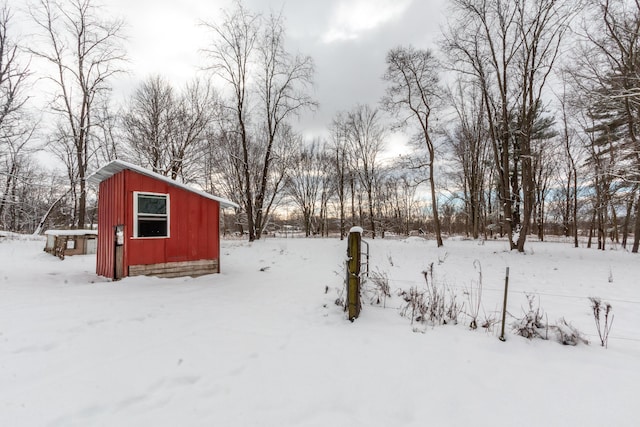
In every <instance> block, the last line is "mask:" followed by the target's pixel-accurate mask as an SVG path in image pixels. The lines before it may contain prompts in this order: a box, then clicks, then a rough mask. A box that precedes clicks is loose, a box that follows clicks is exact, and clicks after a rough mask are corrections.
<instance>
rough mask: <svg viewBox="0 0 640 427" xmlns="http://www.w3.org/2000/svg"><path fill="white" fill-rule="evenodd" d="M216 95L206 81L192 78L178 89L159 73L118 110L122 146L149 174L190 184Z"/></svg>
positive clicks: (193, 178)
mask: <svg viewBox="0 0 640 427" xmlns="http://www.w3.org/2000/svg"><path fill="white" fill-rule="evenodd" d="M217 103H218V99H217V94H216V92H215V91H214V90H213V88H212V87H211V85H210V83H209V82H205V81H202V80H199V79H195V80H193V81H191V82H190V83H188V84H187V85H186V86H185V87H184V89H183V90H182V92H177V91H176V90H175V89H174V88H173V87H172V86H171V84H170V83H169V82H168V81H167V80H166V79H163V78H162V77H160V76H152V77H150V78H148V79H147V80H146V81H145V82H143V83H142V84H141V85H140V87H139V88H138V89H137V90H136V91H135V93H134V94H133V97H132V99H131V102H130V105H129V107H128V108H127V110H126V111H125V113H124V114H123V120H122V121H123V125H124V129H125V137H126V140H127V142H128V146H129V147H130V149H131V151H132V156H133V157H135V158H136V160H137V162H138V163H140V164H142V165H145V166H147V167H150V168H151V169H152V170H153V171H154V172H157V173H159V174H161V175H165V176H168V177H170V178H171V179H174V180H175V179H178V178H180V179H181V180H182V181H183V182H190V181H193V180H195V179H196V178H197V176H198V175H199V174H200V172H199V169H198V167H197V165H198V164H199V162H198V160H199V159H200V157H201V156H200V154H201V152H202V151H203V149H204V146H205V143H206V141H207V136H208V132H209V130H210V128H211V127H212V126H213V124H214V120H215V119H216V117H215V116H216V114H217V111H218V108H217Z"/></svg>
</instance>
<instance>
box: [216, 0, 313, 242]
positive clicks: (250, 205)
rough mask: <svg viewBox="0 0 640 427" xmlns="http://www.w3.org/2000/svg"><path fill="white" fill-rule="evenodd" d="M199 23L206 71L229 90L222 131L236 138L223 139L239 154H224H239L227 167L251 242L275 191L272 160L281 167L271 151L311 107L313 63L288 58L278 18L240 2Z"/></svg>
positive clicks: (303, 58) (286, 139)
mask: <svg viewBox="0 0 640 427" xmlns="http://www.w3.org/2000/svg"><path fill="white" fill-rule="evenodd" d="M205 25H206V27H207V28H208V29H209V30H210V31H211V32H212V33H213V36H214V40H213V41H212V42H211V43H210V45H209V47H208V48H207V49H204V53H205V55H206V56H207V57H208V60H209V67H208V68H209V69H210V70H212V71H213V72H214V73H215V75H217V76H218V77H219V78H221V79H222V80H223V81H224V82H225V83H226V84H227V87H228V89H230V92H231V97H230V100H229V105H228V109H229V111H230V113H231V114H230V115H229V117H230V118H231V121H230V122H228V125H229V126H228V127H227V129H226V130H225V132H226V133H237V137H226V138H225V141H226V142H229V143H237V144H239V146H240V150H231V151H230V152H231V153H237V154H239V155H240V158H237V159H234V160H233V161H232V163H233V162H235V163H237V164H238V166H240V167H241V169H242V182H241V187H240V188H241V189H242V194H243V203H242V206H243V207H244V210H245V212H246V216H247V228H248V230H247V231H248V233H249V240H251V241H252V240H254V239H259V238H260V236H261V233H262V230H263V229H264V227H265V226H266V224H267V223H268V220H269V218H268V215H269V211H270V207H271V206H273V202H274V201H275V200H276V193H277V190H279V187H274V185H280V184H281V183H282V180H281V179H277V177H278V176H281V175H280V174H279V173H278V172H277V171H276V173H275V176H274V174H273V173H272V172H274V171H273V169H274V168H276V169H277V167H278V166H275V165H274V163H275V162H276V161H278V160H280V161H279V165H282V164H285V163H286V162H283V161H282V160H283V158H282V155H284V154H286V153H285V152H283V151H282V150H281V148H279V147H277V145H278V144H280V143H282V144H285V143H287V142H290V141H291V138H290V137H289V135H290V133H289V132H288V131H286V130H285V129H283V128H284V127H285V125H286V122H287V120H288V119H290V118H291V117H293V116H295V115H296V114H298V113H299V112H301V111H302V110H304V109H307V108H314V107H315V103H314V101H313V100H312V99H311V98H310V97H309V96H308V95H307V90H308V88H309V85H310V84H311V79H312V76H313V62H312V60H311V58H310V57H308V56H303V55H291V54H290V53H289V52H287V51H286V50H285V48H284V36H285V28H284V22H283V18H282V16H280V15H272V16H270V17H269V18H268V19H264V18H263V17H262V16H261V15H258V14H255V13H252V12H251V11H249V10H247V9H246V8H245V7H244V6H243V4H242V3H241V2H240V1H238V2H236V4H235V7H234V9H233V10H232V11H231V12H225V14H224V16H223V19H222V22H220V23H209V24H205ZM254 84H255V85H254ZM252 95H253V96H252ZM252 130H253V132H252ZM238 151H239V153H238ZM278 153H280V154H279V155H278ZM232 155H236V154H232ZM278 157H279V159H278Z"/></svg>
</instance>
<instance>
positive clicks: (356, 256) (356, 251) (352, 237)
mask: <svg viewBox="0 0 640 427" xmlns="http://www.w3.org/2000/svg"><path fill="white" fill-rule="evenodd" d="M361 240H362V228H360V227H352V228H351V230H349V238H348V240H347V278H348V279H347V311H348V316H349V320H351V321H352V322H353V321H354V320H355V319H357V318H358V316H359V315H360V252H361V251H360V246H361Z"/></svg>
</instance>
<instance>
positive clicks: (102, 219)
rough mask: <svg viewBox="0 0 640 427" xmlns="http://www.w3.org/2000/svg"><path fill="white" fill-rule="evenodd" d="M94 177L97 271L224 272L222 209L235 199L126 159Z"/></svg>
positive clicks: (129, 273)
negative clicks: (97, 235)
mask: <svg viewBox="0 0 640 427" xmlns="http://www.w3.org/2000/svg"><path fill="white" fill-rule="evenodd" d="M88 181H89V182H90V183H92V184H98V185H99V193H98V233H99V236H100V239H99V240H98V250H97V256H96V273H98V274H99V275H101V276H106V277H110V278H113V279H116V280H117V279H120V278H122V277H126V276H136V275H153V276H161V277H178V276H199V275H202V274H210V273H217V272H219V271H220V233H219V228H220V208H221V207H222V208H224V207H237V205H236V204H235V203H233V202H230V201H228V200H224V199H221V198H219V197H215V196H212V195H211V194H208V193H205V192H203V191H198V190H195V189H193V188H191V187H189V186H187V185H184V184H181V183H179V182H176V181H173V180H171V179H169V178H167V177H165V176H162V175H159V174H157V173H154V172H151V171H149V170H147V169H144V168H142V167H140V166H136V165H133V164H131V163H127V162H124V161H121V160H114V161H112V162H111V163H109V164H107V165H106V166H104V167H102V168H101V169H99V170H98V171H97V172H95V173H94V174H93V175H91V176H90V177H89V178H88Z"/></svg>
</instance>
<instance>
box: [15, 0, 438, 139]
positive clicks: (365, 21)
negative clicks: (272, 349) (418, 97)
mask: <svg viewBox="0 0 640 427" xmlns="http://www.w3.org/2000/svg"><path fill="white" fill-rule="evenodd" d="M23 1H24V0H10V2H13V3H15V4H19V3H22V2H23ZM96 1H100V0H96ZM16 2H17V3H16ZM102 3H103V4H104V5H105V6H106V7H107V9H108V11H109V13H110V14H113V15H115V16H122V17H123V18H124V19H125V20H126V22H127V25H128V27H127V36H128V43H127V51H128V56H129V58H130V61H131V62H130V68H131V73H130V74H129V76H127V77H123V78H121V79H120V80H119V81H118V82H117V83H116V84H117V89H118V93H120V94H121V95H120V96H122V97H123V98H124V97H125V96H126V94H127V91H129V92H130V91H131V89H132V88H133V87H135V86H136V85H137V84H138V83H139V82H140V81H141V80H144V79H145V78H146V77H147V76H149V75H151V74H160V75H162V76H165V77H167V78H168V79H170V81H172V82H174V83H175V84H176V86H179V85H181V84H182V83H183V82H185V81H186V80H189V79H190V78H192V77H193V76H195V74H196V72H197V70H198V67H199V65H201V63H200V62H199V57H198V50H199V49H201V48H203V47H205V46H206V41H207V39H206V33H203V31H204V29H203V28H202V27H199V26H198V23H199V22H201V21H207V22H216V20H219V18H220V11H221V9H223V8H229V7H231V5H232V1H231V0H102ZM445 3H446V0H244V4H245V5H246V6H247V7H248V8H249V9H250V10H252V11H255V12H262V13H269V11H270V10H276V11H279V10H282V11H283V15H284V17H285V20H286V29H287V35H288V43H289V48H290V50H295V51H299V52H301V53H304V54H307V55H310V56H311V57H312V58H313V60H314V62H315V65H316V74H315V96H316V99H317V100H318V101H319V103H320V109H319V111H318V112H317V113H316V114H314V115H313V116H310V115H307V116H306V117H304V118H303V120H302V122H301V123H300V124H299V125H298V126H297V127H302V128H304V130H305V131H306V133H311V134H317V133H320V132H321V131H322V129H323V128H325V127H326V126H327V125H328V124H329V123H330V121H331V119H332V118H333V117H334V115H335V113H336V112H338V111H345V110H348V109H350V108H352V107H353V106H355V105H356V104H358V103H371V104H375V103H377V102H378V100H379V99H380V97H381V96H382V94H383V92H384V84H383V82H382V80H381V78H382V74H383V72H384V69H385V63H384V60H385V55H386V52H387V51H388V50H389V49H390V48H392V47H395V46H398V45H407V44H413V45H414V46H416V47H420V48H423V47H433V46H434V42H435V41H436V40H437V39H438V37H439V34H440V25H441V24H442V23H443V22H444V18H443V16H444V8H445Z"/></svg>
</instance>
